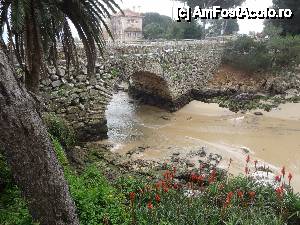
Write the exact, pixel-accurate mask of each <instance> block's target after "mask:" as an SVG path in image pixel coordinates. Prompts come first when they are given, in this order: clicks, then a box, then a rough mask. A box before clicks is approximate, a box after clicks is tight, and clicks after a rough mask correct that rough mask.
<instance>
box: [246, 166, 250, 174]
mask: <svg viewBox="0 0 300 225" xmlns="http://www.w3.org/2000/svg"><path fill="white" fill-rule="evenodd" d="M249 172H250V169H249V168H248V166H246V167H245V174H246V175H248V174H249Z"/></svg>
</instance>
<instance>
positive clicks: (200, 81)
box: [41, 41, 223, 140]
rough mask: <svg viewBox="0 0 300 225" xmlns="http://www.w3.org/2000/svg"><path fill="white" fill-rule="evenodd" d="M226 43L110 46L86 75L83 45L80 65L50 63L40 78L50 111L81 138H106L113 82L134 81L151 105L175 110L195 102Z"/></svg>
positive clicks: (134, 88)
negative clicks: (91, 75) (194, 93)
mask: <svg viewBox="0 0 300 225" xmlns="http://www.w3.org/2000/svg"><path fill="white" fill-rule="evenodd" d="M222 49H223V48H222V43H220V42H216V41H210V42H207V41H192V42H161V43H138V44H123V45H118V46H116V45H111V46H107V51H106V52H105V53H104V56H103V57H102V56H99V57H98V60H97V63H96V75H95V77H94V79H90V78H89V76H88V74H87V68H86V60H85V56H84V52H83V51H82V49H81V47H80V46H79V55H80V66H79V68H78V70H76V69H75V68H71V69H70V72H69V73H67V71H66V69H65V66H64V62H63V61H61V62H60V63H59V66H58V68H57V69H56V68H54V67H53V66H48V68H47V69H48V73H49V76H47V77H49V78H46V79H43V80H42V82H41V91H42V93H43V96H44V98H45V100H46V101H45V102H46V109H47V111H48V112H54V113H56V114H57V115H59V116H61V117H63V118H65V119H66V120H67V121H69V123H70V124H71V125H72V126H73V127H74V129H75V130H76V131H77V135H78V138H79V140H94V139H99V138H104V137H106V132H107V128H106V119H105V110H106V105H107V104H108V103H109V101H110V99H111V96H112V93H113V91H114V86H115V85H116V84H117V83H118V82H120V81H121V80H124V81H130V91H131V93H132V94H133V95H134V96H135V97H138V98H140V99H142V100H144V101H145V102H146V103H148V104H156V105H157V104H158V105H160V106H163V107H165V108H167V109H169V110H175V109H178V108H180V107H181V106H183V105H184V104H186V103H187V102H188V101H190V100H191V96H190V93H191V92H192V91H193V90H194V89H201V88H202V87H205V85H206V84H207V82H208V80H209V79H210V78H211V76H212V75H213V73H214V71H215V70H216V69H217V68H218V67H219V64H220V62H221V55H222Z"/></svg>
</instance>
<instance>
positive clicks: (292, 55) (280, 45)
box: [267, 35, 300, 68]
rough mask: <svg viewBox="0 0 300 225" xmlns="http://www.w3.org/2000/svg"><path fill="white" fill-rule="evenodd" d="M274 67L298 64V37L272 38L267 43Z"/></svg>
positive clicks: (299, 60)
mask: <svg viewBox="0 0 300 225" xmlns="http://www.w3.org/2000/svg"><path fill="white" fill-rule="evenodd" d="M267 44H268V49H270V51H271V53H272V58H273V65H275V66H276V67H279V68H281V67H287V66H288V67H289V66H293V65H298V64H299V63H300V36H299V35H298V36H286V37H280V36H277V37H273V38H271V39H270V40H269V41H268V43H267Z"/></svg>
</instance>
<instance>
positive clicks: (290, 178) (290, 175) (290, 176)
mask: <svg viewBox="0 0 300 225" xmlns="http://www.w3.org/2000/svg"><path fill="white" fill-rule="evenodd" d="M292 178H293V175H292V174H291V173H289V175H288V179H289V186H291V180H292Z"/></svg>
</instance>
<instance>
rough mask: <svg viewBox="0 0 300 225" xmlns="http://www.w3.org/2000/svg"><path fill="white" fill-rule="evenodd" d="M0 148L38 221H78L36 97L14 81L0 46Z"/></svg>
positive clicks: (44, 223)
mask: <svg viewBox="0 0 300 225" xmlns="http://www.w3.org/2000/svg"><path fill="white" fill-rule="evenodd" d="M0 151H1V153H2V154H3V155H4V156H5V158H6V159H7V161H8V164H9V166H10V168H11V170H12V173H13V177H14V180H15V181H16V183H17V185H18V186H19V187H20V188H21V190H22V194H23V195H24V196H25V197H26V199H27V201H28V203H29V209H30V212H31V215H32V216H33V219H34V220H38V221H39V222H40V224H41V225H49V224H51V225H52V224H53V225H70V224H72V225H78V224H79V221H78V219H77V216H76V213H75V206H74V203H73V201H72V199H71V197H70V194H69V190H68V185H67V183H66V181H65V179H64V175H63V170H62V168H61V166H60V165H59V163H58V161H57V159H56V155H55V152H54V149H53V147H52V144H51V141H50V139H49V137H48V133H47V130H46V127H45V126H44V125H43V123H42V120H41V117H40V115H39V112H38V111H37V109H36V101H35V100H34V98H33V96H31V95H30V94H29V93H28V92H27V91H26V89H25V88H24V87H23V86H22V85H20V84H18V83H17V80H16V78H15V75H14V74H13V71H12V69H11V66H10V64H9V62H8V60H7V58H6V55H5V54H4V53H3V51H2V49H0Z"/></svg>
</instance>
